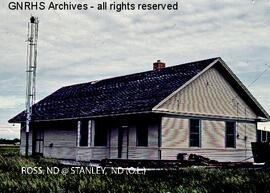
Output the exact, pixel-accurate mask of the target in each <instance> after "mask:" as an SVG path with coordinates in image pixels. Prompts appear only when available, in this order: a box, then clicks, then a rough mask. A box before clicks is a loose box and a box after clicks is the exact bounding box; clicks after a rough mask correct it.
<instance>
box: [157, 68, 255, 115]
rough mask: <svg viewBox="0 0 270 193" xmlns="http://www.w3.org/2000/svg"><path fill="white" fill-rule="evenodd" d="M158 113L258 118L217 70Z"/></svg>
mask: <svg viewBox="0 0 270 193" xmlns="http://www.w3.org/2000/svg"><path fill="white" fill-rule="evenodd" d="M237 103H238V105H237ZM237 106H238V107H237ZM157 110H161V111H168V112H175V113H184V114H197V115H212V116H223V117H224V116H225V117H240V118H251V119H254V118H256V114H255V113H254V112H253V111H252V109H251V108H250V107H249V106H248V105H247V104H246V102H245V101H244V100H243V99H241V97H240V96H239V95H238V94H237V92H236V91H235V90H234V89H233V88H232V86H231V85H230V84H229V83H228V82H227V81H226V80H225V78H224V77H223V76H222V74H221V73H220V72H219V71H218V70H217V69H215V68H214V67H212V68H210V69H209V70H207V71H206V72H205V73H204V74H202V75H201V76H200V77H198V78H197V79H196V80H194V81H193V82H191V83H190V84H189V85H188V86H186V87H185V88H183V89H182V90H180V91H179V92H178V93H176V94H175V95H174V96H172V97H171V98H170V99H169V100H167V101H166V102H165V103H164V104H163V105H161V106H160V107H159V108H158V109H157Z"/></svg>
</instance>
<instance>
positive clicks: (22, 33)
mask: <svg viewBox="0 0 270 193" xmlns="http://www.w3.org/2000/svg"><path fill="white" fill-rule="evenodd" d="M57 1H58V0H55V2H57ZM8 2H9V1H8V0H1V3H0V18H2V19H1V22H0V38H1V44H0V56H1V57H0V83H1V84H0V138H1V137H4V138H13V137H18V136H19V127H18V126H17V125H15V126H13V125H12V124H8V123H7V120H8V119H9V118H11V117H12V116H14V115H15V114H16V113H18V112H20V111H22V110H23V108H24V102H25V61H26V42H25V40H26V34H27V22H28V20H29V17H30V15H31V14H33V15H35V16H37V17H39V20H40V26H39V32H40V34H39V41H38V70H37V99H38V100H40V99H42V98H43V97H45V96H47V95H48V94H50V93H52V92H53V91H55V90H56V89H58V88H59V87H62V86H65V85H70V84H74V83H80V82H88V81H91V80H97V79H101V78H107V77H113V76H116V75H124V74H129V73H135V72H140V71H145V70H150V69H151V68H152V63H153V62H154V61H156V60H157V59H161V60H162V61H164V62H166V64H167V66H171V65H176V64H181V63H184V62H189V61H195V60H201V59H206V58H211V57H216V56H220V57H222V59H223V60H224V61H225V62H226V63H227V64H228V65H229V67H230V68H231V69H232V70H233V71H234V73H235V74H236V75H237V76H238V77H239V78H240V80H242V82H243V83H244V84H245V85H246V86H247V85H249V84H250V83H251V82H252V81H253V80H254V79H256V77H257V76H258V75H259V74H260V73H261V72H263V71H264V70H265V69H266V68H267V64H268V65H270V57H269V55H270V1H269V0H260V1H259V0H258V1H251V0H250V1H249V0H245V1H244V0H220V1H218V0H200V1H198V0H182V1H179V3H180V9H179V10H178V11H123V12H120V13H117V12H113V11H103V12H101V11H95V10H88V11H31V12H30V11H10V10H8V8H7V3H8ZM59 2H61V1H59ZM71 2H74V3H76V2H82V3H89V1H88V0H73V1H72V0H71ZM91 2H98V1H91ZM108 2H111V1H109V0H108ZM116 2H118V1H116ZM119 2H120V1H119ZM130 2H175V1H168V0H167V1H166V0H163V1H161V0H160V1H142V0H140V1H130ZM269 88H270V70H268V71H266V72H265V73H264V74H263V75H262V76H261V77H260V79H259V80H257V81H256V82H255V83H254V84H253V85H252V86H250V87H249V90H250V91H251V93H252V94H253V95H254V96H255V97H256V98H257V99H258V101H259V102H260V103H261V104H262V106H263V107H264V108H265V109H266V110H267V111H268V112H270V89H269Z"/></svg>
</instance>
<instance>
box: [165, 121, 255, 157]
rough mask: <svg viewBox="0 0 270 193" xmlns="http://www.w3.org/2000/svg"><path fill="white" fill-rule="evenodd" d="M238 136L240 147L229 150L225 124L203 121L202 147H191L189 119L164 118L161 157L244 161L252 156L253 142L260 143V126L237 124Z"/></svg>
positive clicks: (237, 141)
mask: <svg viewBox="0 0 270 193" xmlns="http://www.w3.org/2000/svg"><path fill="white" fill-rule="evenodd" d="M236 134H237V137H236V148H226V147H225V121H224V120H207V119H203V120H201V147H200V148H193V147H192V148H190V147H189V119H185V118H178V117H163V118H162V148H161V154H162V156H161V158H162V159H176V157H177V154H178V153H196V154H199V155H203V156H206V157H209V158H211V159H215V160H218V161H242V160H244V159H246V158H248V157H251V156H252V152H251V142H254V141H256V123H246V122H237V127H236ZM245 136H246V137H245ZM245 139H246V140H245ZM248 161H250V160H248Z"/></svg>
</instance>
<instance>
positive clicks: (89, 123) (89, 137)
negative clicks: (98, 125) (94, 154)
mask: <svg viewBox="0 0 270 193" xmlns="http://www.w3.org/2000/svg"><path fill="white" fill-rule="evenodd" d="M91 127H92V120H89V121H88V145H87V146H88V147H91V142H92V140H91V139H92V130H91Z"/></svg>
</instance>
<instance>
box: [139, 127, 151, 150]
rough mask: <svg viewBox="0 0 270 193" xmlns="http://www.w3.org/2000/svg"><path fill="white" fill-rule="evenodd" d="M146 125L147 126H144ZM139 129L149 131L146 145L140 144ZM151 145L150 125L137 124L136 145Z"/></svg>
mask: <svg viewBox="0 0 270 193" xmlns="http://www.w3.org/2000/svg"><path fill="white" fill-rule="evenodd" d="M144 127H145V128H144ZM138 130H140V131H141V130H146V131H147V138H146V145H141V144H139V138H138V137H139V135H138ZM148 146H149V126H148V124H147V123H146V124H145V125H144V124H141V123H140V124H137V125H136V147H148Z"/></svg>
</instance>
